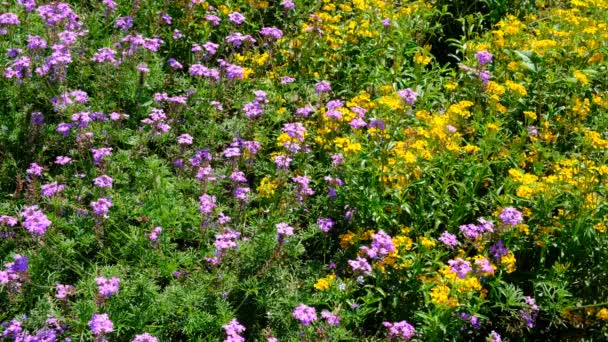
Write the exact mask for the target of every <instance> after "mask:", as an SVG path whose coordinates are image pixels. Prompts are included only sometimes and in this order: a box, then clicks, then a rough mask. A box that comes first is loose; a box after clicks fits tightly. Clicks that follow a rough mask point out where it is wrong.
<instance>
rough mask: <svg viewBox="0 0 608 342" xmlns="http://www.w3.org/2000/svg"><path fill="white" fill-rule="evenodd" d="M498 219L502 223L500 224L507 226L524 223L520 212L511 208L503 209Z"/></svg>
mask: <svg viewBox="0 0 608 342" xmlns="http://www.w3.org/2000/svg"><path fill="white" fill-rule="evenodd" d="M498 218H499V219H500V220H501V221H502V224H504V225H507V226H517V225H518V224H520V223H522V222H523V221H524V217H523V215H522V213H521V211H519V210H517V209H515V208H513V207H506V208H504V209H503V210H502V211H501V212H500V214H499V215H498Z"/></svg>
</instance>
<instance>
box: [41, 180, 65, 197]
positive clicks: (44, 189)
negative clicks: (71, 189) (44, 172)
mask: <svg viewBox="0 0 608 342" xmlns="http://www.w3.org/2000/svg"><path fill="white" fill-rule="evenodd" d="M64 188H65V185H63V184H58V183H57V182H53V183H48V184H44V185H42V186H41V187H40V189H41V194H42V196H46V197H51V196H54V195H55V194H56V193H58V192H61V191H63V189H64Z"/></svg>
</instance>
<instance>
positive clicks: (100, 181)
mask: <svg viewBox="0 0 608 342" xmlns="http://www.w3.org/2000/svg"><path fill="white" fill-rule="evenodd" d="M113 182H114V179H112V177H110V176H106V175H101V176H99V177H97V178H95V179H93V184H95V186H97V187H100V188H102V189H103V188H111V187H112V183H113Z"/></svg>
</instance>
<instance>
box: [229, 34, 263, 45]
mask: <svg viewBox="0 0 608 342" xmlns="http://www.w3.org/2000/svg"><path fill="white" fill-rule="evenodd" d="M225 40H226V43H228V44H232V45H233V46H234V47H240V46H241V45H243V43H251V44H253V43H255V42H256V40H255V39H254V38H253V37H251V36H250V35H248V34H247V35H244V34H242V33H240V32H234V33H231V34H229V35H228V36H227V37H226V39H225Z"/></svg>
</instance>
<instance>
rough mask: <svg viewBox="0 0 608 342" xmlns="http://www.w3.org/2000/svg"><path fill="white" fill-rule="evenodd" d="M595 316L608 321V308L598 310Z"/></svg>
mask: <svg viewBox="0 0 608 342" xmlns="http://www.w3.org/2000/svg"><path fill="white" fill-rule="evenodd" d="M595 317H597V318H599V319H601V320H603V321H608V309H606V308H602V309H601V310H600V311H598V312H597V314H596V315H595Z"/></svg>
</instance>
